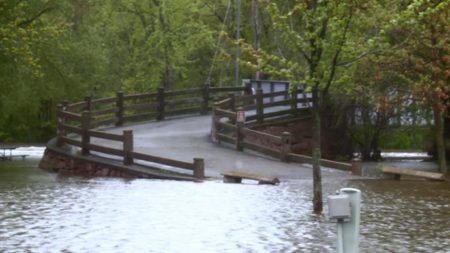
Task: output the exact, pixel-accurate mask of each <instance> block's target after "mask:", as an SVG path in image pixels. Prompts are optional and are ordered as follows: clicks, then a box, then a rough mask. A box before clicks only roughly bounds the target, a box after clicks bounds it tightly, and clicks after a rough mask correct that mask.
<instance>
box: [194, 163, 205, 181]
mask: <svg viewBox="0 0 450 253" xmlns="http://www.w3.org/2000/svg"><path fill="white" fill-rule="evenodd" d="M204 177H205V161H204V160H203V158H194V178H196V179H200V180H202V179H203V178H204Z"/></svg>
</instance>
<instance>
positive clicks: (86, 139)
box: [81, 111, 91, 155]
mask: <svg viewBox="0 0 450 253" xmlns="http://www.w3.org/2000/svg"><path fill="white" fill-rule="evenodd" d="M90 128H91V112H90V111H83V112H82V113H81V129H82V134H81V154H82V155H89V153H90V152H89V147H88V145H89V144H90V142H91V138H90V136H89V129H90Z"/></svg>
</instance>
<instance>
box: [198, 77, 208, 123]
mask: <svg viewBox="0 0 450 253" xmlns="http://www.w3.org/2000/svg"><path fill="white" fill-rule="evenodd" d="M202 97H203V101H202V109H201V112H200V114H202V115H205V114H206V113H208V103H209V83H205V85H204V86H203V89H202Z"/></svg>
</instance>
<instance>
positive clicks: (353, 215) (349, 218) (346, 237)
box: [328, 188, 361, 253]
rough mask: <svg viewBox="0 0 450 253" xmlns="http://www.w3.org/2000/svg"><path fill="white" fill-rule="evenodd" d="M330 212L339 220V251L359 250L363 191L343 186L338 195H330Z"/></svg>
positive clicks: (330, 214)
mask: <svg viewBox="0 0 450 253" xmlns="http://www.w3.org/2000/svg"><path fill="white" fill-rule="evenodd" d="M328 213H329V218H330V220H334V221H336V222H337V243H336V246H337V252H338V253H357V252H359V224H360V216H361V191H360V190H358V189H354V188H342V189H341V190H340V191H339V194H338V195H332V196H328Z"/></svg>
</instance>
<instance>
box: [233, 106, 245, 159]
mask: <svg viewBox="0 0 450 253" xmlns="http://www.w3.org/2000/svg"><path fill="white" fill-rule="evenodd" d="M235 122H236V149H237V150H239V151H243V150H244V147H243V146H242V139H243V136H242V133H241V132H242V128H243V127H244V123H245V112H244V110H243V109H242V108H239V109H238V110H237V111H236V119H235Z"/></svg>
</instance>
